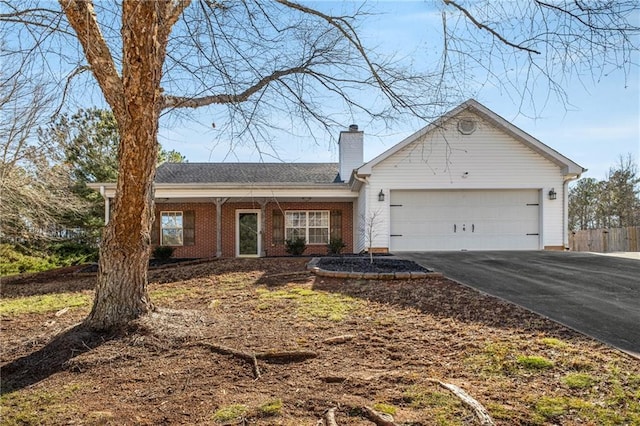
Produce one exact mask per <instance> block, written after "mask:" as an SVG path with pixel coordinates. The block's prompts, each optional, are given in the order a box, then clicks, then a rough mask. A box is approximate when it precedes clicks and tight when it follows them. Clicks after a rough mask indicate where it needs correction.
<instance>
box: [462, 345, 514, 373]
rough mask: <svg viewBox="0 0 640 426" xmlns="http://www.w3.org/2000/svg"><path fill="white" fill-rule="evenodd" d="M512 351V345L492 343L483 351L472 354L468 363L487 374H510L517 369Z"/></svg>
mask: <svg viewBox="0 0 640 426" xmlns="http://www.w3.org/2000/svg"><path fill="white" fill-rule="evenodd" d="M511 353H512V348H511V346H510V345H507V344H503V343H499V342H496V343H490V344H488V345H486V346H485V347H484V348H483V349H482V352H480V353H478V354H476V355H472V356H470V357H469V358H468V359H467V360H466V363H467V364H471V365H472V366H473V368H475V369H478V370H480V371H482V372H483V373H484V374H487V375H504V374H510V373H511V372H512V371H513V370H514V369H515V367H514V363H513V356H512V355H511Z"/></svg>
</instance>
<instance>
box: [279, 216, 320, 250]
mask: <svg viewBox="0 0 640 426" xmlns="http://www.w3.org/2000/svg"><path fill="white" fill-rule="evenodd" d="M284 227H285V239H287V240H292V239H295V238H304V239H305V241H306V242H307V244H328V243H329V211H291V212H286V213H285V224H284Z"/></svg>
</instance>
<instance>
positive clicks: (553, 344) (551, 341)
mask: <svg viewBox="0 0 640 426" xmlns="http://www.w3.org/2000/svg"><path fill="white" fill-rule="evenodd" d="M539 341H540V343H542V344H543V345H545V346H549V347H550V348H557V349H562V348H566V347H567V344H566V343H565V342H563V341H562V340H560V339H556V338H555V337H545V338H543V339H540V340H539Z"/></svg>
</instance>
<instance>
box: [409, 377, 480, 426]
mask: <svg viewBox="0 0 640 426" xmlns="http://www.w3.org/2000/svg"><path fill="white" fill-rule="evenodd" d="M402 400H403V401H404V402H405V403H408V404H409V406H410V407H411V408H414V409H418V410H421V411H425V412H427V413H428V414H429V416H430V418H432V419H433V420H434V421H435V424H437V425H439V426H449V425H462V424H465V423H464V418H465V416H466V415H468V412H467V411H466V410H465V408H464V406H463V405H462V403H461V402H460V400H459V399H458V398H456V397H455V396H453V395H451V394H450V393H445V392H440V391H437V390H433V389H429V388H427V387H423V386H419V385H414V386H410V387H409V388H408V389H406V390H405V391H404V392H403V393H402Z"/></svg>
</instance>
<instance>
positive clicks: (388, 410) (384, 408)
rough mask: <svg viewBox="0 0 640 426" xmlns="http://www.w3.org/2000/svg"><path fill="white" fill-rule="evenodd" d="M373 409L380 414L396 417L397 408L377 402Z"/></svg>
mask: <svg viewBox="0 0 640 426" xmlns="http://www.w3.org/2000/svg"><path fill="white" fill-rule="evenodd" d="M373 409H374V410H376V411H379V412H380V413H384V414H390V415H392V416H393V415H395V414H396V411H397V408H396V407H394V406H393V405H389V404H385V403H383V402H377V403H375V404H373Z"/></svg>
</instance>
